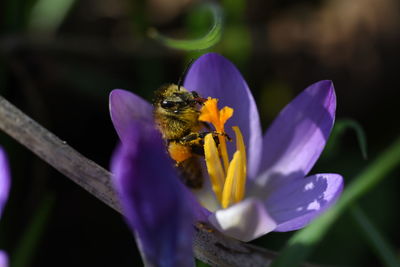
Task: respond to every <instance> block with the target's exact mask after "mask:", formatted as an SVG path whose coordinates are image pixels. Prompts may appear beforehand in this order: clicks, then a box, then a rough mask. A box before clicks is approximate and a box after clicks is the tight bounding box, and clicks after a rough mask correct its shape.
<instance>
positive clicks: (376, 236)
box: [350, 205, 400, 267]
mask: <svg viewBox="0 0 400 267" xmlns="http://www.w3.org/2000/svg"><path fill="white" fill-rule="evenodd" d="M350 213H351V215H352V216H353V218H354V220H355V221H356V222H357V224H358V226H359V228H360V229H361V230H362V233H363V235H364V237H365V238H366V239H367V241H368V242H369V244H370V245H371V246H372V248H373V249H374V250H375V251H376V253H377V254H378V256H379V257H380V258H381V259H382V261H383V262H384V263H385V265H386V266H388V267H398V266H400V263H399V261H398V260H397V258H396V255H395V254H394V253H393V249H392V248H391V246H390V245H389V243H388V242H387V241H386V240H385V239H384V238H383V236H382V235H381V234H380V233H379V232H378V230H377V229H376V228H375V226H374V225H373V224H372V223H371V221H370V220H369V218H368V217H367V216H366V215H365V213H364V212H363V211H362V210H361V209H360V207H359V206H357V205H353V206H352V207H351V208H350Z"/></svg>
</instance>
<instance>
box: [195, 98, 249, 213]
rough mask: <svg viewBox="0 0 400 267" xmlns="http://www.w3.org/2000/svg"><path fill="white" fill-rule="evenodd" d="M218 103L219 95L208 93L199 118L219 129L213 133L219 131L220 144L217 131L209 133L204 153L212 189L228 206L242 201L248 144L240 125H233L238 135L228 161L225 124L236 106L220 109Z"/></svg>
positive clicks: (224, 206)
mask: <svg viewBox="0 0 400 267" xmlns="http://www.w3.org/2000/svg"><path fill="white" fill-rule="evenodd" d="M217 104H218V99H216V98H210V97H209V98H208V100H207V101H206V102H205V103H204V106H203V107H202V109H201V110H200V116H199V120H200V121H204V122H209V123H211V124H212V125H213V126H214V128H215V130H216V131H215V132H214V134H217V137H218V143H219V144H218V146H217V144H216V142H215V140H214V136H215V135H213V134H212V133H210V134H207V135H206V137H205V139H204V154H205V161H206V166H207V171H208V175H209V176H210V180H211V185H212V189H213V191H214V193H215V195H216V197H217V200H218V201H219V203H220V204H221V206H222V208H227V207H229V206H231V205H232V204H235V203H238V202H240V201H241V200H242V199H243V198H244V195H245V187H246V168H247V167H246V164H247V163H246V148H245V144H244V141H243V136H242V132H241V131H240V129H239V127H238V126H234V127H232V128H233V131H234V132H235V136H236V152H235V153H234V154H233V158H232V160H231V161H230V162H229V155H228V150H227V147H226V133H225V128H224V125H225V123H226V122H227V120H228V119H229V118H231V117H232V115H233V109H232V108H230V107H224V108H222V109H221V110H219V109H218V106H217ZM221 158H222V162H223V166H224V167H222V163H221Z"/></svg>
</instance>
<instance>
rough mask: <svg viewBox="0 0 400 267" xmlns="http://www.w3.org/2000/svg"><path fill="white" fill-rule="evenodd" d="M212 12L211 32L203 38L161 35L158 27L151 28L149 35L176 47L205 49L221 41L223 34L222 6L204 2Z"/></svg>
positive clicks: (171, 46)
mask: <svg viewBox="0 0 400 267" xmlns="http://www.w3.org/2000/svg"><path fill="white" fill-rule="evenodd" d="M204 5H205V6H206V7H207V8H208V9H209V10H210V11H211V13H212V16H213V25H212V27H211V29H210V30H209V32H208V33H207V34H206V35H205V36H204V37H202V38H199V39H194V40H177V39H173V38H169V37H166V36H163V35H161V34H160V33H159V32H158V31H157V30H156V29H154V28H152V29H150V30H149V36H150V37H151V38H154V39H155V40H158V41H159V42H161V43H163V44H164V45H165V46H168V47H170V48H174V49H180V50H186V51H192V50H204V49H208V48H210V47H212V46H213V45H215V44H216V43H218V42H219V40H220V39H221V36H222V28H223V19H222V17H223V16H222V10H221V8H220V7H219V6H218V5H216V4H214V3H205V4H204Z"/></svg>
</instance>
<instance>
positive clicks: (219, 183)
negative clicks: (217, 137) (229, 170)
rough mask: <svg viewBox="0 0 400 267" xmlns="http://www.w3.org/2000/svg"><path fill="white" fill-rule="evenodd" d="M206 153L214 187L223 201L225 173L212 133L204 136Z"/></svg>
mask: <svg viewBox="0 0 400 267" xmlns="http://www.w3.org/2000/svg"><path fill="white" fill-rule="evenodd" d="M204 155H205V161H206V165H207V171H208V175H209V176H210V180H211V185H212V189H213V191H214V193H215V195H216V197H217V199H218V201H219V202H220V203H221V200H222V189H223V187H224V183H225V174H224V170H223V169H222V164H221V160H220V158H219V153H218V149H217V146H216V144H215V141H214V138H213V136H212V134H207V135H206V137H205V138H204Z"/></svg>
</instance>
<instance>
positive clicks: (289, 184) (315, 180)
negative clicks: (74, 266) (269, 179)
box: [265, 173, 343, 232]
mask: <svg viewBox="0 0 400 267" xmlns="http://www.w3.org/2000/svg"><path fill="white" fill-rule="evenodd" d="M272 184H273V186H272V187H273V188H272V187H271V188H269V189H270V190H269V192H268V193H269V194H268V197H267V198H266V201H265V205H266V209H267V210H268V212H269V213H270V215H271V217H272V218H273V219H274V220H275V221H276V222H277V224H278V227H277V228H276V229H275V231H278V232H287V231H293V230H297V229H300V228H303V227H304V226H306V225H307V224H308V223H309V222H311V221H312V220H313V219H315V218H316V217H317V216H318V215H320V214H321V213H322V212H323V211H325V210H326V209H327V208H329V207H330V206H331V205H332V204H333V203H334V202H335V201H336V199H337V198H338V197H339V195H340V194H341V192H342V189H343V178H342V176H340V175H339V174H332V173H326V174H316V175H312V176H309V177H307V178H302V177H299V176H294V177H292V178H290V177H287V179H279V177H277V179H276V180H275V182H274V183H272Z"/></svg>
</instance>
